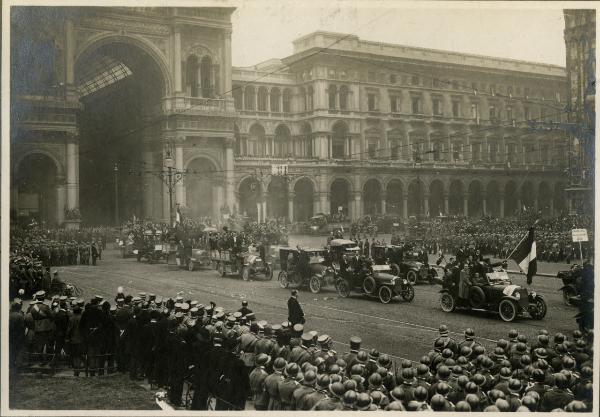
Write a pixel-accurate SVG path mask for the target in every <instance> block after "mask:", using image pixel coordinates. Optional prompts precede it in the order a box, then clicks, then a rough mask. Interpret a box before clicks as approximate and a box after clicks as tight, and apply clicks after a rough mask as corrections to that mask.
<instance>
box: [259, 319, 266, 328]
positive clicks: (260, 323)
mask: <svg viewBox="0 0 600 417" xmlns="http://www.w3.org/2000/svg"><path fill="white" fill-rule="evenodd" d="M257 324H258V328H259V329H261V330H262V329H264V328H265V326H266V325H267V321H266V320H261V321H259V322H258V323H257Z"/></svg>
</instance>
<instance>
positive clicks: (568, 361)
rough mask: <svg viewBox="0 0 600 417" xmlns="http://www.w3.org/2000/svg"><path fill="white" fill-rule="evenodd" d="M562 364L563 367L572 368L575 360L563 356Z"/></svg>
mask: <svg viewBox="0 0 600 417" xmlns="http://www.w3.org/2000/svg"><path fill="white" fill-rule="evenodd" d="M562 366H563V368H564V369H573V368H575V361H574V360H573V358H571V357H570V356H564V357H563V360H562Z"/></svg>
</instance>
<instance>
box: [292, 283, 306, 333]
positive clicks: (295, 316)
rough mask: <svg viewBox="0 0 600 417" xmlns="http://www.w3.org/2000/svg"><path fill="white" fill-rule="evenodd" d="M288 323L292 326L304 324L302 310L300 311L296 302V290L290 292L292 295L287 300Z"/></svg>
mask: <svg viewBox="0 0 600 417" xmlns="http://www.w3.org/2000/svg"><path fill="white" fill-rule="evenodd" d="M288 321H289V322H290V323H292V326H294V325H295V324H304V323H305V322H306V320H305V319H304V310H302V306H301V305H300V303H299V302H298V290H295V289H294V290H292V295H291V296H290V298H289V299H288Z"/></svg>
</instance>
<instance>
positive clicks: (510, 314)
mask: <svg viewBox="0 0 600 417" xmlns="http://www.w3.org/2000/svg"><path fill="white" fill-rule="evenodd" d="M518 311H519V310H518V308H517V304H516V303H515V302H514V301H513V300H510V299H507V298H505V299H504V300H502V301H500V304H498V313H500V318H501V319H502V320H504V321H507V322H511V321H513V320H514V319H516V318H517V312H518Z"/></svg>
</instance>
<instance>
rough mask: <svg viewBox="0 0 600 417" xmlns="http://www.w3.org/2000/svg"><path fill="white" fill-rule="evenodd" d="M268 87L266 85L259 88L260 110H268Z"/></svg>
mask: <svg viewBox="0 0 600 417" xmlns="http://www.w3.org/2000/svg"><path fill="white" fill-rule="evenodd" d="M268 94H269V93H268V92H267V89H266V88H265V87H260V88H259V89H258V111H268V109H267V95H268Z"/></svg>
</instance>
